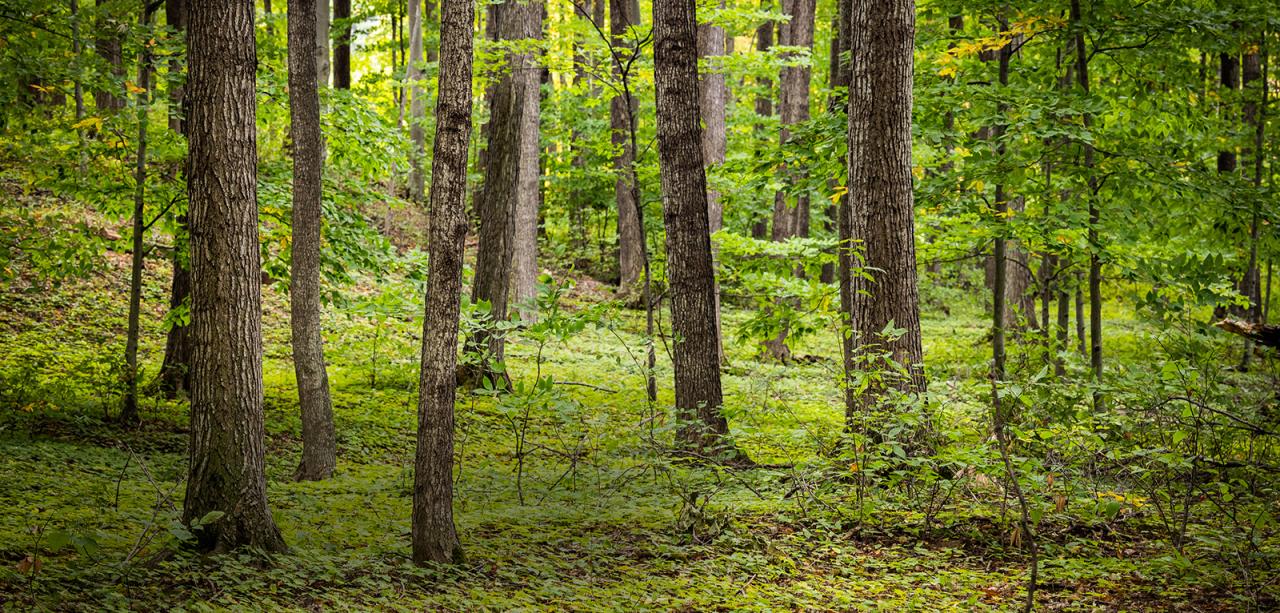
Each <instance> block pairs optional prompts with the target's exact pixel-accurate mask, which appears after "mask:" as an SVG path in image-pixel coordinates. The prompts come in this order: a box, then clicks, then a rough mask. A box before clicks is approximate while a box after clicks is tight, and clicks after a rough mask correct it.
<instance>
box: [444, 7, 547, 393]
mask: <svg viewBox="0 0 1280 613" xmlns="http://www.w3.org/2000/svg"><path fill="white" fill-rule="evenodd" d="M494 18H495V19H496V20H497V28H498V30H497V32H498V39H499V40H503V41H519V40H525V39H533V38H536V37H538V36H539V34H540V33H541V28H542V4H541V2H526V3H520V2H517V1H516V0H507V1H506V2H503V3H502V4H499V5H497V7H496V11H495V12H494ZM506 59H507V66H508V68H509V70H508V71H506V72H504V73H503V76H502V78H501V79H499V80H498V82H497V83H496V84H495V85H494V87H493V89H492V95H491V96H490V98H489V126H488V130H489V143H488V147H487V149H486V157H485V167H484V171H483V172H484V177H485V179H484V187H483V188H482V189H481V192H480V198H479V200H478V202H477V204H476V209H477V210H478V211H479V213H480V233H479V234H480V237H479V238H480V240H479V243H478V244H477V246H476V277H475V284H474V285H473V286H472V288H471V300H472V302H476V303H478V302H480V301H486V302H488V303H489V317H490V320H489V324H488V325H486V326H482V327H481V328H480V329H479V330H477V331H476V332H475V333H474V334H473V335H471V337H469V338H468V339H467V346H466V351H467V353H468V354H470V355H472V356H476V359H475V361H474V362H470V363H468V364H467V366H466V368H464V369H463V372H462V377H461V381H462V383H463V384H464V385H471V386H478V385H481V384H483V382H484V380H485V379H486V378H487V379H489V380H490V381H491V382H492V383H493V385H494V386H495V387H502V386H503V385H505V384H509V383H510V376H508V375H507V374H506V373H505V372H504V370H503V368H502V364H503V359H504V353H505V349H506V339H505V333H503V332H501V331H499V330H497V329H496V328H495V326H496V324H498V323H499V322H504V321H506V320H507V316H508V315H507V313H508V302H509V298H510V294H511V293H510V289H511V285H512V260H513V256H514V252H515V234H516V224H517V220H515V219H514V218H515V216H516V212H517V208H518V207H519V206H520V204H519V203H518V202H517V200H518V199H519V198H520V197H521V194H520V190H521V179H522V177H521V174H522V173H523V172H532V173H534V174H535V176H536V173H537V151H538V145H537V142H536V140H535V141H533V142H532V143H531V149H529V150H528V151H526V148H525V144H524V142H523V141H524V138H523V136H524V124H525V123H526V119H527V115H526V111H528V110H532V111H536V109H529V108H528V107H529V101H530V98H531V97H532V100H533V104H534V105H535V106H536V105H537V91H536V90H537V88H538V83H539V80H538V78H539V76H540V75H539V71H538V69H537V61H536V59H535V58H534V57H533V55H532V54H531V53H510V54H508V55H507V58H506ZM530 89H534V90H535V91H533V92H530V91H529V90H530ZM534 120H535V121H536V117H535V118H534ZM535 131H536V127H535ZM535 136H536V135H535ZM529 151H531V152H532V153H531V163H532V170H529V169H528V167H527V166H526V162H525V160H524V159H522V158H524V157H525V155H526V154H527V153H529ZM534 185H535V187H536V180H535V183H534ZM528 196H529V197H534V198H536V196H537V194H536V191H535V192H534V193H531V194H528ZM536 206H537V202H536V200H535V201H534V202H533V203H532V209H533V220H534V224H535V225H534V226H533V229H534V233H535V234H534V241H535V245H536V240H537V237H536V232H537V226H536V222H537V208H536Z"/></svg>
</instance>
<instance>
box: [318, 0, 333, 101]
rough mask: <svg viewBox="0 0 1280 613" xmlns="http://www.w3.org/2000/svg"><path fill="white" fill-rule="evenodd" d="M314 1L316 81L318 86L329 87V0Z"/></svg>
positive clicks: (330, 37) (330, 35) (330, 36)
mask: <svg viewBox="0 0 1280 613" xmlns="http://www.w3.org/2000/svg"><path fill="white" fill-rule="evenodd" d="M315 3H316V20H315V21H316V43H315V50H316V51H315V54H316V82H317V83H319V84H320V87H329V71H330V66H329V42H330V41H331V40H332V34H331V33H330V32H329V30H330V28H331V24H330V21H329V0H315Z"/></svg>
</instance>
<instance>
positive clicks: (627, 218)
mask: <svg viewBox="0 0 1280 613" xmlns="http://www.w3.org/2000/svg"><path fill="white" fill-rule="evenodd" d="M638 25H640V3H639V1H638V0H609V34H610V35H611V36H612V37H613V41H612V43H611V44H612V46H613V48H615V49H618V50H622V49H627V48H628V47H629V45H630V43H629V42H628V40H627V32H628V30H630V29H631V28H632V27H633V26H638ZM613 68H614V76H619V71H620V70H621V69H622V67H621V66H620V63H619V62H614V67H613ZM636 109H637V106H636V100H635V97H634V96H627V95H626V94H625V93H618V94H617V95H615V96H614V97H613V99H612V100H611V101H610V102H609V129H610V132H611V134H612V135H613V136H612V139H613V147H614V150H615V151H616V152H617V154H616V155H615V156H614V158H613V167H614V169H616V170H617V171H618V178H617V180H616V181H615V182H614V200H615V201H616V202H617V204H618V272H619V281H618V291H619V293H620V294H621V295H622V296H623V297H624V298H626V299H630V298H632V297H634V296H635V295H636V294H637V291H636V290H637V285H638V284H639V283H640V276H641V274H642V273H643V272H644V265H645V255H644V253H645V244H644V241H645V238H644V226H643V224H642V223H641V219H640V213H639V208H638V206H639V204H640V203H638V202H636V201H635V193H636V190H634V189H632V188H633V186H632V185H631V181H633V180H634V176H635V173H634V169H632V164H634V162H635V156H636V151H635V148H634V145H633V144H632V142H631V138H630V133H631V131H632V130H633V129H634V128H635V124H636Z"/></svg>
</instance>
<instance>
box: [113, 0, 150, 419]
mask: <svg viewBox="0 0 1280 613" xmlns="http://www.w3.org/2000/svg"><path fill="white" fill-rule="evenodd" d="M142 4H143V6H142V13H141V15H142V16H141V17H139V21H140V22H141V25H142V27H143V28H144V29H147V28H149V27H150V25H151V11H150V10H149V9H148V8H147V3H146V2H145V0H144V1H143V3H142ZM149 49H150V48H149V47H147V46H145V45H144V46H143V48H142V52H141V53H140V54H139V57H138V151H137V155H136V156H135V157H134V172H133V182H134V188H133V190H134V191H133V254H132V258H131V266H130V270H129V324H128V325H129V331H128V333H127V334H126V340H125V349H124V364H125V366H124V368H125V376H126V377H128V381H127V382H126V388H125V394H124V407H123V408H121V410H120V421H121V422H122V423H126V424H132V423H136V422H137V421H138V329H139V325H140V323H141V322H140V321H139V320H140V315H141V311H142V267H143V264H144V263H145V258H146V251H145V248H144V246H143V242H142V239H143V237H144V236H143V235H145V234H146V232H147V222H146V220H145V219H144V216H145V214H146V202H147V201H146V194H147V108H148V106H149V104H148V101H149V97H148V96H149V95H150V92H149V91H148V89H149V88H150V80H151V53H150V51H149Z"/></svg>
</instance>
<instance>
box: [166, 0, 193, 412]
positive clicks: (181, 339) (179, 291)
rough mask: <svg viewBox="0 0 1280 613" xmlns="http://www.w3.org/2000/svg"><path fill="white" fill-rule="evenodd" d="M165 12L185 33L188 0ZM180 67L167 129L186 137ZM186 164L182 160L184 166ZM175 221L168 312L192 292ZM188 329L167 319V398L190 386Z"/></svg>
mask: <svg viewBox="0 0 1280 613" xmlns="http://www.w3.org/2000/svg"><path fill="white" fill-rule="evenodd" d="M164 14H165V21H166V22H167V23H168V24H169V27H171V28H173V29H174V30H176V31H177V34H178V35H179V36H184V35H185V34H186V30H187V0H165V3H164ZM181 70H182V62H180V61H179V59H178V58H172V59H170V60H169V129H170V130H173V131H174V132H176V133H178V134H181V135H183V136H186V134H187V108H186V98H185V95H184V90H185V87H184V86H183V85H182V80H183V77H182V76H179V75H180V72H181ZM185 163H186V161H185V160H183V164H184V166H185ZM177 221H178V228H177V230H176V231H175V232H174V238H173V241H174V249H173V262H172V266H173V278H172V280H171V281H170V284H169V312H170V313H173V312H175V311H178V310H181V309H185V308H187V307H189V304H188V300H189V297H190V294H191V271H190V270H189V269H188V265H189V262H188V258H187V254H188V247H189V240H188V235H189V232H188V229H187V216H186V215H179V216H178V220H177ZM188 319H189V313H188ZM190 330H191V327H190V325H189V324H187V323H184V322H182V321H177V320H175V319H174V318H170V321H169V330H168V332H167V333H166V335H165V343H164V362H162V363H161V365H160V375H159V378H158V383H159V386H160V391H161V392H162V393H163V394H164V395H165V397H166V398H168V399H170V400H172V399H174V398H177V397H178V396H179V395H180V394H186V393H187V390H189V389H191V372H190V371H191V341H190Z"/></svg>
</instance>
